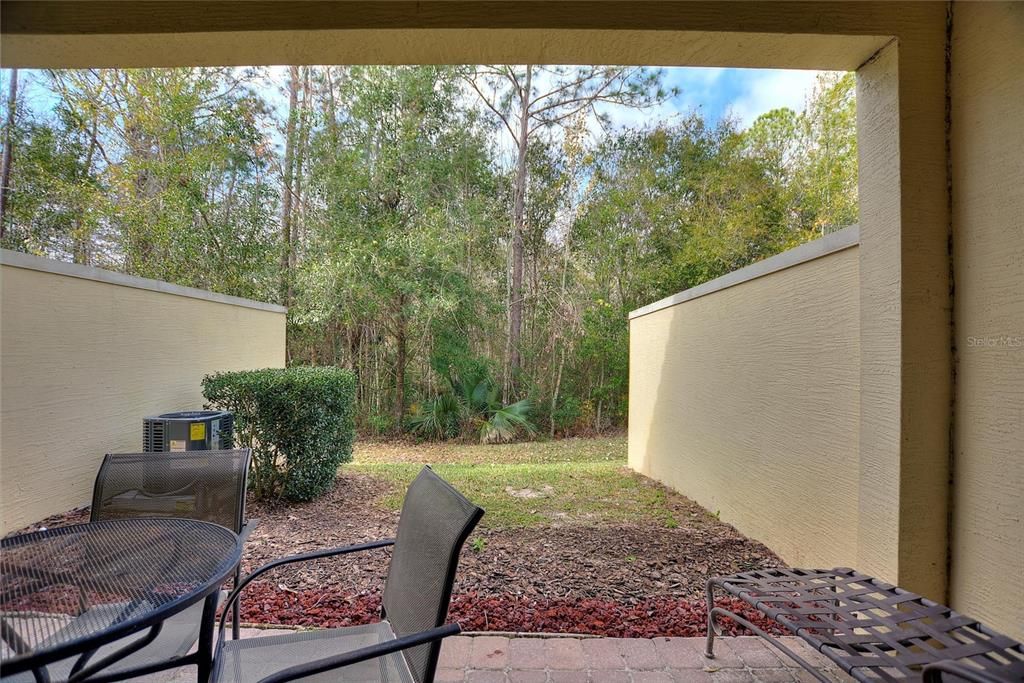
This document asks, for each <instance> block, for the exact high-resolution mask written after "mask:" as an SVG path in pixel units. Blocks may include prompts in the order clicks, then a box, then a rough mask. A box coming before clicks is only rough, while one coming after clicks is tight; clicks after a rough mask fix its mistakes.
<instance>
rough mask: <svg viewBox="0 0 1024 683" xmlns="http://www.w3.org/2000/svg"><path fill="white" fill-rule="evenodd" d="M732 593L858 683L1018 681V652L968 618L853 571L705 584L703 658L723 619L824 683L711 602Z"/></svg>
mask: <svg viewBox="0 0 1024 683" xmlns="http://www.w3.org/2000/svg"><path fill="white" fill-rule="evenodd" d="M715 589H720V590H723V591H725V592H726V593H728V594H730V595H734V596H736V597H738V598H740V599H741V600H743V601H744V602H746V603H747V604H748V605H750V606H751V607H753V608H755V609H756V610H758V611H760V612H761V613H762V614H764V615H765V616H767V617H768V618H770V619H771V620H773V621H774V622H775V623H777V624H779V625H780V626H782V627H783V628H785V629H786V630H788V631H789V632H791V633H793V634H794V635H797V636H800V637H801V638H803V640H804V641H806V642H807V643H809V644H810V645H811V646H812V647H813V648H814V649H815V650H817V651H819V652H821V653H822V654H824V655H825V656H826V657H828V658H829V659H831V660H832V661H833V662H835V663H836V664H837V665H839V667H841V668H842V669H843V671H845V672H846V673H848V674H850V675H851V676H853V678H855V679H857V680H859V681H864V682H865V683H901V682H902V681H908V680H909V681H917V680H920V679H921V678H922V677H923V678H924V680H925V681H926V682H927V681H939V680H941V679H942V678H943V675H947V676H949V677H951V678H952V679H954V680H968V681H977V682H979V683H997V682H998V683H1004V682H1006V683H1009V682H1013V683H1024V645H1022V644H1021V643H1019V642H1017V641H1016V640H1014V639H1013V638H1010V637H1009V636H1006V635H1004V634H1002V633H998V632H997V631H994V630H992V629H991V628H989V627H988V626H986V625H985V624H983V623H981V622H980V621H978V620H977V619H973V618H971V617H968V616H966V615H963V614H959V613H958V612H955V611H954V610H952V609H950V608H949V607H946V606H945V605H940V604H938V603H936V602H934V601H932V600H929V599H927V598H924V597H922V596H920V595H917V594H915V593H911V592H910V591H907V590H904V589H902V588H900V587H899V586H894V585H892V584H889V583H886V582H885V581H882V580H880V579H877V578H875V577H872V576H868V575H866V574H863V573H861V572H858V571H856V570H854V569H849V568H845V567H839V568H836V569H795V568H794V569H783V568H779V569H763V570H757V571H750V572H743V573H740V574H733V575H731V576H722V577H717V578H713V579H710V580H709V581H708V585H707V605H708V640H707V655H708V656H713V645H714V639H715V636H716V635H720V634H719V632H718V627H717V623H716V622H717V619H718V618H719V617H726V618H729V619H732V620H734V621H736V622H739V623H741V624H743V625H744V626H746V627H747V628H748V629H750V630H751V631H753V632H754V633H756V634H757V635H759V636H761V637H762V638H764V639H766V640H767V641H768V642H770V643H772V644H773V645H774V646H775V647H777V648H778V649H780V650H782V651H783V652H785V653H786V654H787V655H789V656H790V657H791V658H792V659H794V660H795V661H796V662H797V663H799V664H800V665H801V666H803V667H804V668H806V669H808V671H810V672H811V674H812V675H813V676H814V677H815V678H817V679H818V680H820V681H822V683H830V681H829V679H828V678H827V677H826V676H824V675H823V674H820V673H818V672H817V671H815V670H814V668H813V667H812V666H810V665H809V664H808V663H807V662H806V661H804V660H803V659H802V658H801V657H799V656H798V655H797V654H795V653H794V652H793V651H792V650H790V649H789V648H787V647H786V646H785V645H783V644H782V643H781V642H780V641H779V640H777V639H776V638H774V637H772V636H771V635H770V634H768V633H767V632H765V631H763V630H761V629H760V628H758V627H757V626H756V625H754V624H752V623H750V622H749V621H747V620H746V619H744V618H743V617H741V616H739V615H738V614H735V613H733V612H730V611H729V610H727V609H725V608H723V607H716V606H715V603H714V597H715V596H714V592H715Z"/></svg>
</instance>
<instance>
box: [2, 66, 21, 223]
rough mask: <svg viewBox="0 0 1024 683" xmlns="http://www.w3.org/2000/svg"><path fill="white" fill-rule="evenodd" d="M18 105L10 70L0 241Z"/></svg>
mask: <svg viewBox="0 0 1024 683" xmlns="http://www.w3.org/2000/svg"><path fill="white" fill-rule="evenodd" d="M17 105H18V70H17V69H11V80H10V83H9V84H8V89H7V120H6V121H5V122H4V154H3V161H2V165H0V239H3V237H4V235H5V234H6V232H7V197H8V196H9V195H10V192H11V188H10V184H11V164H12V163H13V160H14V152H13V149H12V143H13V141H14V120H15V119H14V110H15V108H16V107H17Z"/></svg>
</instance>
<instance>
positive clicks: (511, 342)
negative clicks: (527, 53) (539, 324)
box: [506, 64, 533, 400]
mask: <svg viewBox="0 0 1024 683" xmlns="http://www.w3.org/2000/svg"><path fill="white" fill-rule="evenodd" d="M532 75H533V66H532V65H529V64H528V65H527V66H526V79H525V81H524V85H523V87H522V88H521V89H520V90H519V108H520V110H519V140H518V143H519V145H518V150H517V154H516V184H515V190H514V192H513V196H512V286H511V288H510V290H509V301H508V360H507V367H508V371H507V373H506V374H507V376H508V378H507V382H506V384H507V385H509V388H510V389H511V385H512V384H513V383H514V381H515V375H516V373H517V372H518V370H519V367H520V358H519V338H520V335H521V333H522V329H523V232H524V228H525V226H524V222H525V218H526V216H525V214H526V152H527V149H528V147H529V144H528V143H529V140H528V136H529V134H530V81H531V79H532ZM506 400H507V399H506Z"/></svg>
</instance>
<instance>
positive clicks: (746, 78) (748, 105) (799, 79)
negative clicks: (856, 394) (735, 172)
mask: <svg viewBox="0 0 1024 683" xmlns="http://www.w3.org/2000/svg"><path fill="white" fill-rule="evenodd" d="M819 73H820V72H818V71H795V70H783V69H725V68H705V67H700V68H698V67H671V68H666V69H665V85H666V86H669V87H676V88H678V90H679V94H678V95H676V96H675V97H673V98H672V99H671V100H669V101H667V102H665V103H663V104H662V105H660V106H658V107H654V108H652V109H648V110H644V111H637V110H630V109H625V108H623V107H614V108H611V110H610V111H609V112H608V113H609V115H610V116H611V117H612V120H613V123H614V124H615V125H616V126H628V125H638V124H642V123H644V122H645V121H652V120H654V119H657V118H669V117H672V116H674V115H681V114H686V113H689V112H690V111H693V110H699V111H700V112H701V113H702V114H703V115H704V117H705V119H707V120H708V121H709V122H711V123H714V122H717V121H719V120H720V119H721V118H722V117H724V116H726V115H732V116H734V117H735V118H737V119H738V120H739V123H740V125H741V127H744V128H745V127H747V126H749V125H750V124H751V123H752V122H753V121H754V119H756V118H757V117H758V116H759V115H760V114H763V113H765V112H767V111H770V110H772V109H775V108H778V107H789V108H790V109H793V110H795V111H801V110H802V109H803V108H804V103H805V101H806V99H807V96H808V95H809V94H810V93H811V90H812V89H813V87H814V83H815V78H816V77H817V75H818V74H819ZM286 74H287V67H270V74H269V76H270V79H273V80H275V81H279V82H280V83H281V84H283V83H284V79H285V78H286ZM8 77H9V72H8V71H7V70H4V71H3V75H2V77H0V81H2V88H3V91H4V92H6V89H7V79H8ZM26 77H27V79H26V80H28V81H30V82H31V81H36V82H38V81H39V80H40V79H41V78H42V74H40V73H38V72H32V71H26V72H21V75H20V76H19V78H26ZM23 82H24V81H23ZM31 90H34V91H37V92H30V93H29V94H30V97H31V98H32V100H33V101H32V105H31V106H33V108H35V107H36V106H39V105H43V106H45V104H44V103H45V102H46V100H47V99H48V98H46V97H45V96H43V95H42V93H39V92H38V89H37V88H32V89H31ZM275 95H276V93H275ZM51 106H52V105H51Z"/></svg>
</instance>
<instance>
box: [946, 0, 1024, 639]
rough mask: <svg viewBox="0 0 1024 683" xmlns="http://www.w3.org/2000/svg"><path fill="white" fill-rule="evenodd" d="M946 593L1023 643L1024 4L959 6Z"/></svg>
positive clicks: (955, 42) (954, 88)
mask: <svg viewBox="0 0 1024 683" xmlns="http://www.w3.org/2000/svg"><path fill="white" fill-rule="evenodd" d="M952 64H953V70H952V84H951V85H952V87H951V95H952V112H951V114H952V135H951V140H950V142H951V152H952V163H953V230H954V247H953V254H954V262H955V282H956V298H955V302H956V305H955V311H954V320H955V323H956V348H957V356H958V363H957V379H956V404H955V415H956V418H955V426H954V461H953V482H954V484H953V503H952V512H953V517H952V519H953V529H952V538H951V541H952V543H951V558H950V559H951V577H950V582H951V586H950V593H951V599H952V603H953V605H954V606H956V607H957V608H958V609H960V610H962V611H964V612H967V613H968V614H971V615H976V616H978V617H981V618H984V619H987V620H989V621H990V622H991V623H992V625H993V626H995V627H997V628H1000V629H1002V630H1004V631H1007V632H1009V633H1011V634H1013V635H1015V636H1016V637H1018V638H1021V639H1024V4H1021V3H1016V4H1014V3H959V2H958V3H956V4H955V6H954V11H953V52H952Z"/></svg>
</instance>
